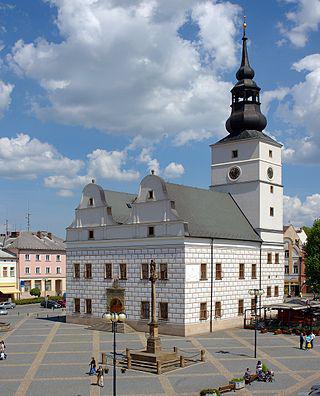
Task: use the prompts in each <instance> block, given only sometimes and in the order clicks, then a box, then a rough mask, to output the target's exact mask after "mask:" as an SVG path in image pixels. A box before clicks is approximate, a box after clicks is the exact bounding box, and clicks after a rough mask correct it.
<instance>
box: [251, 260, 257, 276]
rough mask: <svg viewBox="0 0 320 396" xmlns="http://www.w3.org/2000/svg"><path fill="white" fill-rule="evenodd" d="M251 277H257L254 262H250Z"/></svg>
mask: <svg viewBox="0 0 320 396" xmlns="http://www.w3.org/2000/svg"><path fill="white" fill-rule="evenodd" d="M253 269H254V270H253ZM251 279H257V264H256V263H252V264H251Z"/></svg>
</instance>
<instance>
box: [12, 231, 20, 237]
mask: <svg viewBox="0 0 320 396" xmlns="http://www.w3.org/2000/svg"><path fill="white" fill-rule="evenodd" d="M19 235H20V232H19V231H11V234H10V238H17V237H18V236H19Z"/></svg>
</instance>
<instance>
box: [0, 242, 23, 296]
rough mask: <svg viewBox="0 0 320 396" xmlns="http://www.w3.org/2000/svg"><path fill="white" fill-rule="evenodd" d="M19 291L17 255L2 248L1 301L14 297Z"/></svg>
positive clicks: (0, 257) (0, 252)
mask: <svg viewBox="0 0 320 396" xmlns="http://www.w3.org/2000/svg"><path fill="white" fill-rule="evenodd" d="M19 293H20V292H19V290H18V288H17V258H16V255H15V254H13V253H9V252H6V251H5V250H2V249H0V301H7V300H8V299H10V298H11V299H14V298H16V297H17V294H19Z"/></svg>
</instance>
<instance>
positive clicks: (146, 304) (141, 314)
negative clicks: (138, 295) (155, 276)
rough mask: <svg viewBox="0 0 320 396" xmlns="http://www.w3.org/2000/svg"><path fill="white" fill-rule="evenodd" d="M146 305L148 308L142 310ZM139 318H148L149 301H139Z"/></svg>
mask: <svg viewBox="0 0 320 396" xmlns="http://www.w3.org/2000/svg"><path fill="white" fill-rule="evenodd" d="M146 306H147V307H148V309H147V310H144V307H146ZM145 313H147V314H145ZM144 314H145V315H144ZM140 319H142V320H149V319H150V301H146V300H142V301H140Z"/></svg>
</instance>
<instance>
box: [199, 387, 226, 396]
mask: <svg viewBox="0 0 320 396" xmlns="http://www.w3.org/2000/svg"><path fill="white" fill-rule="evenodd" d="M205 395H215V396H220V395H221V393H220V392H219V391H218V389H215V388H208V389H202V391H201V392H200V396H205Z"/></svg>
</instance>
